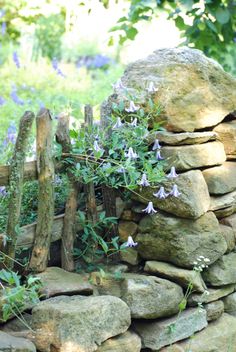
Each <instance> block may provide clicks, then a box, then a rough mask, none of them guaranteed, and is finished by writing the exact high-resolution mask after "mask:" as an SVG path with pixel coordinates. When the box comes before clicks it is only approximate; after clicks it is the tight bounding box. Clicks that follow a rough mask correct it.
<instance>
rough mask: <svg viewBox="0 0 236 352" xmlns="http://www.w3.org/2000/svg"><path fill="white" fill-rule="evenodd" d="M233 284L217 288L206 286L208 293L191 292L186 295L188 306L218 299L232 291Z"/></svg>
mask: <svg viewBox="0 0 236 352" xmlns="http://www.w3.org/2000/svg"><path fill="white" fill-rule="evenodd" d="M234 288H235V284H231V285H226V286H223V287H219V288H208V289H207V291H208V294H199V293H192V294H191V295H190V296H189V297H188V304H189V305H190V306H197V305H198V304H199V303H201V304H202V303H210V302H214V301H217V300H218V299H220V298H222V297H225V296H228V295H229V294H230V293H232V292H234Z"/></svg>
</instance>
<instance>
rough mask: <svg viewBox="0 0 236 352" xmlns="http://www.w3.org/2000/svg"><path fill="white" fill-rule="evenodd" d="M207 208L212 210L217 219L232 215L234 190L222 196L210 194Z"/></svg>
mask: <svg viewBox="0 0 236 352" xmlns="http://www.w3.org/2000/svg"><path fill="white" fill-rule="evenodd" d="M209 210H211V211H214V213H215V215H216V216H217V218H218V219H221V218H223V217H226V216H229V215H232V214H233V213H234V212H235V211H236V191H233V192H230V193H227V194H224V195H223V196H214V197H213V196H212V197H211V198H210V207H209Z"/></svg>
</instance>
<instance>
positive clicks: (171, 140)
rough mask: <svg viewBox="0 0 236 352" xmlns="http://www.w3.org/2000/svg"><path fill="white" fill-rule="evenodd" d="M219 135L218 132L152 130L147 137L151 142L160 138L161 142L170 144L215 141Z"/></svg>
mask: <svg viewBox="0 0 236 352" xmlns="http://www.w3.org/2000/svg"><path fill="white" fill-rule="evenodd" d="M217 137H218V135H217V133H216V132H212V131H210V132H182V133H172V132H168V131H157V132H151V133H150V134H149V136H148V137H147V140H148V142H149V144H151V143H153V142H154V141H155V139H158V140H159V142H160V143H163V144H168V145H185V144H202V143H205V142H208V141H214V140H216V139H217Z"/></svg>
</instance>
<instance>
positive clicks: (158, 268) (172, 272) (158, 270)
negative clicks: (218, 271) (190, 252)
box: [144, 261, 207, 293]
mask: <svg viewBox="0 0 236 352" xmlns="http://www.w3.org/2000/svg"><path fill="white" fill-rule="evenodd" d="M144 271H147V272H148V273H152V274H155V275H157V276H159V277H163V278H164V279H168V280H171V281H174V282H176V283H177V284H179V285H180V286H182V287H184V288H187V287H188V286H189V284H190V282H191V284H192V289H193V290H194V291H197V292H202V293H203V292H204V291H205V290H206V289H207V288H206V285H205V283H204V281H203V279H202V277H201V273H199V272H196V271H194V270H187V269H182V268H177V267H176V266H174V265H173V264H169V263H164V262H158V261H146V263H145V267H144Z"/></svg>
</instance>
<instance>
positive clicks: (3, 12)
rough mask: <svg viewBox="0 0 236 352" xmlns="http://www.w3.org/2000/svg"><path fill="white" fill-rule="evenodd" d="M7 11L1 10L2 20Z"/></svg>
mask: <svg viewBox="0 0 236 352" xmlns="http://www.w3.org/2000/svg"><path fill="white" fill-rule="evenodd" d="M5 13H6V11H5V10H4V9H1V10H0V18H2V17H3V16H4V15H5Z"/></svg>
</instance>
